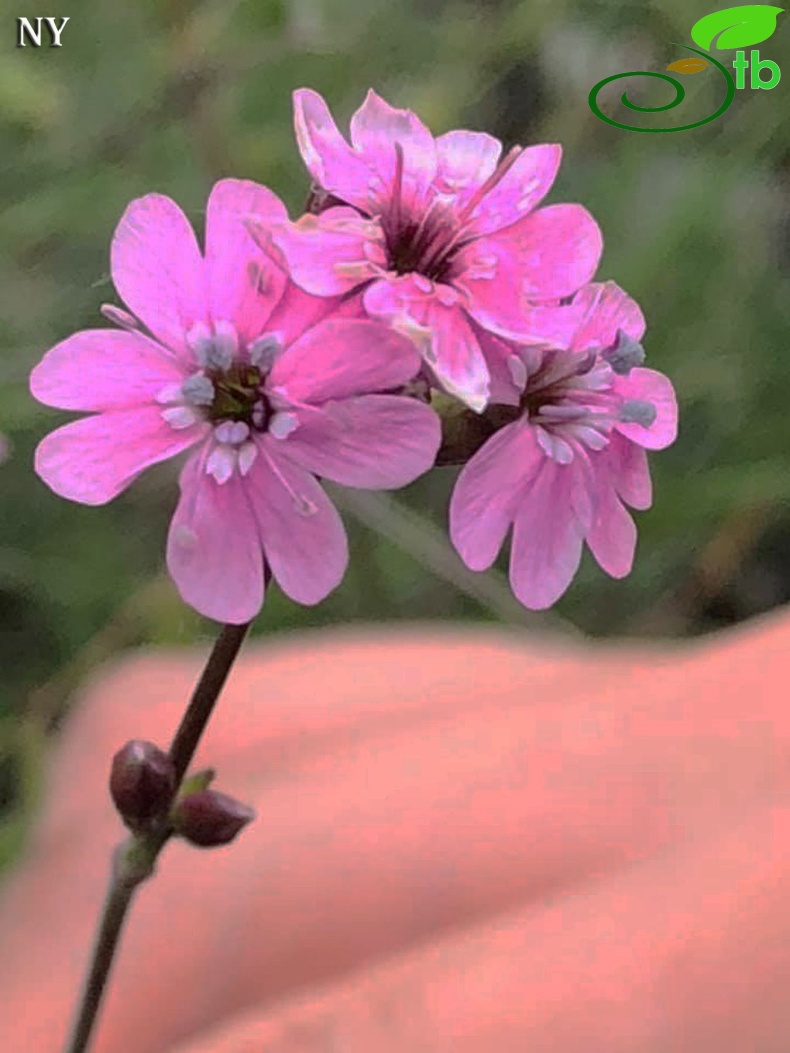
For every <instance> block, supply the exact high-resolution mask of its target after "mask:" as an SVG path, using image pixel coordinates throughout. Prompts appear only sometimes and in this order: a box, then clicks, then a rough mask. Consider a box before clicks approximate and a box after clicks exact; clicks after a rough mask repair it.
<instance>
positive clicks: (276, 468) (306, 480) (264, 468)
mask: <svg viewBox="0 0 790 1053" xmlns="http://www.w3.org/2000/svg"><path fill="white" fill-rule="evenodd" d="M276 443H277V440H276V439H272V438H270V437H269V436H263V438H262V439H261V440H260V442H259V447H258V448H259V452H258V457H257V459H256V461H255V463H254V464H253V466H252V468H251V470H250V473H249V475H248V476H247V478H246V484H247V493H248V494H249V497H250V501H251V503H252V509H253V513H254V515H255V518H256V520H257V523H258V531H259V535H260V538H261V541H262V543H263V549H264V555H265V558H266V562H267V563H268V564H269V566H270V567H271V570H272V574H273V575H274V577H275V578H276V579H277V582H278V584H279V586H280V588H281V589H282V590H283V592H284V593H285V594H286V595H287V596H290V598H291V599H292V600H294V601H295V602H296V603H304V604H308V605H312V604H315V603H320V601H321V600H323V599H324V598H325V597H326V596H327V595H328V594H329V593H330V592H331V591H332V590H333V589H334V588H336V587H337V586H338V585H339V584H340V582H341V581H342V578H343V575H344V574H345V571H346V566H347V565H348V543H347V541H346V533H345V530H344V529H343V524H342V522H341V519H340V516H339V515H338V514H337V510H336V509H335V507H334V505H333V504H332V502H331V501H330V500H329V498H328V497H327V496H326V494H325V493H324V491H323V490H322V489H321V487H320V486H319V484H318V483H317V482H316V480H315V479H314V478H313V476H312V475H310V474H309V473H308V472H306V471H305V470H304V469H303V468H301V467H300V466H299V465H296V464H292V463H291V462H290V461H288V460H287V459H286V458H285V457H282V456H281V455H280V453H279V450H278V449H277V447H276Z"/></svg>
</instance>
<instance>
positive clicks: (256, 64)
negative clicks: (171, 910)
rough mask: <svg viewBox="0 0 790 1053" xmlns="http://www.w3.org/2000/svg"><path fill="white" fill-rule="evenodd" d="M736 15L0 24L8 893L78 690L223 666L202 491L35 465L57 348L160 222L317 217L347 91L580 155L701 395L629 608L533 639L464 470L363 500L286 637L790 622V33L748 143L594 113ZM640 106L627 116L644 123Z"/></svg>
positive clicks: (206, 8) (327, 11)
mask: <svg viewBox="0 0 790 1053" xmlns="http://www.w3.org/2000/svg"><path fill="white" fill-rule="evenodd" d="M723 6H728V5H727V4H714V3H712V2H711V0H706V2H704V3H700V4H697V3H693V4H689V3H688V2H681V0H660V2H657V3H652V4H645V3H631V2H619V3H615V2H603V0H601V2H595V0H525V2H515V0H488V2H484V0H480V2H477V3H475V2H458V0H404V2H403V3H400V4H397V5H395V4H392V3H391V2H389V0H368V2H367V3H365V4H364V5H362V4H359V3H357V2H355V0H294V2H292V3H288V2H285V0H238V2H232V0H204V2H190V0H172V2H156V0H147V2H146V0H113V3H112V4H99V3H98V2H96V0H90V2H88V0H83V2H80V3H78V2H76V0H75V2H73V3H71V4H69V5H67V6H64V5H60V4H57V5H52V4H50V5H49V6H48V7H47V10H46V11H44V10H43V8H40V7H36V6H35V5H32V4H24V5H19V6H17V7H14V8H13V9H11V8H10V7H8V6H7V4H5V3H3V4H2V5H0V9H1V10H2V18H0V27H2V28H1V29H0V147H2V165H1V166H0V186H1V187H2V194H1V199H0V209H1V211H0V244H1V245H2V253H1V254H0V343H1V344H2V348H1V353H0V432H2V433H4V434H5V435H6V437H7V438H8V440H9V441H10V446H11V449H10V457H9V459H8V460H7V462H6V463H5V465H3V466H2V467H0V670H1V672H2V675H1V676H0V865H2V863H4V862H6V861H7V860H8V859H9V858H11V857H12V856H13V854H14V852H15V851H16V850H17V848H18V845H19V842H20V838H21V834H22V831H23V830H24V827H25V820H26V816H27V815H28V814H29V811H30V808H31V806H32V804H33V803H34V802H35V799H36V795H37V787H38V783H39V774H40V770H41V758H42V756H43V751H44V748H45V745H46V740H47V736H48V735H50V734H51V733H52V732H53V730H54V729H56V728H57V725H58V722H59V720H60V719H61V717H62V715H63V713H64V712H65V709H66V708H67V706H68V701H69V698H70V695H71V693H72V692H73V689H74V687H75V685H77V684H78V683H79V682H80V681H81V680H82V678H83V677H84V676H85V674H86V673H87V672H88V671H89V670H90V669H91V668H92V667H93V666H95V665H96V664H98V663H99V662H101V661H103V660H105V659H106V658H107V657H109V656H110V655H112V654H113V653H115V652H117V651H118V650H120V649H123V648H126V647H130V646H136V645H139V644H171V643H174V642H188V641H195V640H202V639H205V640H208V638H209V634H210V633H211V631H212V627H211V626H210V625H209V624H208V623H206V622H204V621H202V620H201V619H200V618H199V617H198V616H197V615H195V614H194V613H192V612H191V611H190V610H188V609H186V608H185V607H184V606H183V605H182V604H181V602H180V601H179V600H178V597H177V595H176V593H175V590H174V588H173V587H172V586H171V585H170V583H169V581H168V579H167V578H166V576H165V575H164V573H163V553H164V539H165V533H166V528H167V523H168V520H169V517H170V515H171V513H172V510H173V508H174V504H175V498H176V488H175V485H174V483H175V475H176V471H177V466H175V465H172V464H171V465H163V466H160V467H158V468H156V469H153V470H151V471H149V472H147V473H146V474H145V475H144V476H143V477H142V478H141V479H140V480H139V481H138V482H137V483H136V484H135V485H134V486H133V487H132V488H131V490H130V491H129V492H128V493H126V494H124V495H123V496H122V497H120V498H119V499H118V500H116V501H115V502H113V503H112V504H111V505H109V506H108V507H105V508H85V507H81V506H79V505H76V504H71V503H69V502H66V501H63V500H61V499H59V498H57V497H55V496H54V495H53V494H51V493H50V492H49V491H48V490H47V488H46V487H45V486H44V485H43V484H42V483H41V482H39V480H38V479H37V478H36V476H35V475H34V474H33V471H32V468H31V460H32V453H33V449H34V447H35V445H36V443H37V442H38V441H39V440H40V438H41V437H42V436H43V435H44V434H45V433H46V432H47V431H49V430H50V429H52V428H53V427H54V426H56V425H57V424H59V423H61V422H62V421H63V420H65V419H67V418H66V415H63V414H57V413H55V412H54V411H51V410H48V409H46V408H44V407H41V406H38V405H36V404H35V403H34V402H33V400H32V399H31V397H30V396H29V394H28V391H27V374H28V372H29V370H30V368H31V367H32V366H33V365H34V364H35V363H36V361H37V360H38V359H39V357H40V356H41V354H42V353H43V352H44V351H45V350H46V349H47V348H48V347H49V346H51V345H52V344H53V343H55V342H57V341H59V340H61V339H63V338H64V337H65V336H67V335H68V334H69V333H71V332H73V331H74V330H76V329H80V328H83V327H90V326H98V325H101V324H102V320H101V319H100V316H99V314H98V307H99V304H100V303H102V302H103V301H115V302H117V298H116V297H115V294H114V290H113V288H112V286H111V283H110V280H109V274H108V248H109V242H110V238H111V235H112V231H113V228H114V226H115V223H116V222H117V220H118V218H119V216H120V214H121V212H122V211H123V209H124V208H125V206H126V204H127V203H128V201H129V200H130V199H131V198H133V197H136V196H139V195H141V194H144V193H147V192H149V191H152V190H157V191H161V192H163V193H166V194H169V195H171V196H172V197H174V198H176V199H177V200H178V201H179V203H180V204H181V205H182V207H184V208H185V210H186V211H187V213H188V214H189V215H190V216H191V217H192V218H193V219H194V221H195V222H196V224H197V225H198V226H200V224H201V223H202V211H201V210H202V209H203V207H204V202H205V199H206V195H207V192H208V190H209V188H210V186H211V184H212V183H213V181H214V180H216V179H217V178H218V177H221V176H226V175H235V176H239V177H246V178H252V179H256V180H259V181H261V182H265V183H267V184H269V185H270V186H271V187H272V188H273V189H274V190H275V191H276V192H277V193H278V194H280V195H281V196H282V197H283V198H284V199H285V201H286V202H287V203H288V205H289V207H290V208H291V209H292V210H293V211H294V212H298V211H300V210H301V207H302V205H303V203H304V200H305V195H306V190H307V180H306V177H305V174H304V172H303V170H302V168H301V164H300V161H299V158H298V155H297V152H296V149H295V145H294V141H293V135H292V128H291V101H290V93H291V91H292V90H293V89H294V88H296V87H299V86H302V85H306V86H310V87H313V88H316V89H318V90H319V91H321V92H323V93H324V94H325V95H326V97H327V99H328V100H329V103H330V106H331V107H332V109H333V111H334V112H335V114H336V115H337V117H338V119H339V120H340V121H341V123H345V122H346V121H347V119H348V117H349V116H350V114H351V112H352V111H353V109H354V108H356V106H357V105H359V103H360V102H361V100H362V97H363V95H364V92H365V91H366V89H367V88H368V87H369V86H373V87H375V88H376V89H377V90H378V91H379V92H380V93H381V94H383V95H384V96H385V98H387V99H388V100H389V101H391V102H392V103H394V104H396V105H401V106H409V107H411V108H413V109H415V110H416V111H417V112H418V113H419V114H420V115H421V116H422V118H423V119H424V120H425V121H426V123H428V125H429V126H430V127H431V128H432V129H433V130H434V132H436V133H438V132H441V131H445V130H447V129H450V128H454V127H469V128H475V129H484V130H488V131H490V132H493V133H494V134H496V135H497V136H499V137H500V138H502V139H504V140H505V144H506V146H509V145H512V144H513V143H514V142H519V143H523V144H526V143H530V142H540V141H547V140H548V141H555V140H558V141H560V142H561V143H562V144H563V145H564V149H565V155H564V164H563V167H562V169H561V173H560V177H559V180H558V182H557V184H556V186H555V189H554V190H553V192H552V194H551V197H550V200H551V201H563V200H567V201H578V202H581V203H583V204H584V205H586V206H587V207H588V208H589V209H590V210H591V211H592V212H593V214H594V215H595V216H596V218H597V219H598V221H599V223H600V224H601V227H602V228H603V231H604V236H605V242H606V249H605V254H604V258H603V263H602V266H601V270H600V272H599V273H600V276H601V277H607V278H613V279H615V280H616V281H617V282H619V283H620V284H622V285H623V286H624V287H625V288H626V289H627V290H628V291H629V292H630V293H631V294H632V295H633V296H634V297H635V298H636V299H637V300H638V301H639V302H640V303H641V305H642V306H643V308H644V311H645V314H646V316H647V319H648V325H649V329H648V339H647V341H646V344H647V349H648V356H649V364H651V365H653V366H655V367H656V368H659V369H661V370H663V371H665V372H667V373H668V374H669V375H670V376H671V378H672V379H673V381H674V383H675V386H676V388H677V391H678V394H679V398H680V403H681V435H680V439H679V441H678V442H677V444H676V445H675V447H674V448H672V449H671V450H669V451H667V452H665V453H663V454H660V455H657V456H655V457H654V458H653V470H654V481H655V494H656V499H655V506H654V508H653V509H652V510H651V511H649V512H647V513H643V514H639V515H638V524H639V534H640V541H639V549H638V554H637V562H636V568H635V570H634V572H633V574H632V575H631V577H630V578H629V579H628V580H626V581H624V582H614V581H611V580H610V579H608V578H607V577H606V576H605V575H604V574H603V573H602V572H601V571H600V570H599V569H598V568H597V567H596V566H595V565H594V564H593V562H592V560H591V559H590V558H588V557H585V561H584V564H583V568H582V571H581V573H580V575H579V576H578V578H577V580H576V582H575V584H574V585H573V587H572V588H571V590H570V592H569V593H568V595H567V596H566V597H565V598H564V599H563V600H562V602H561V603H560V604H559V606H558V608H557V611H556V612H552V613H551V614H548V615H545V616H538V615H530V614H529V613H528V612H525V611H522V610H521V608H520V607H519V605H518V604H517V603H516V602H515V601H514V600H513V599H512V598H511V596H510V593H509V589H508V586H507V580H506V576H505V573H504V572H503V571H505V570H506V562H504V561H500V564H499V568H498V570H496V571H492V572H491V573H489V574H486V575H473V574H470V573H468V572H466V571H465V570H464V568H463V567H462V565H461V564H460V561H459V560H458V559H457V558H456V557H455V556H454V554H453V553H452V550H451V549H450V548H449V546H448V543H447V541H446V531H445V514H446V504H447V498H448V494H449V491H450V488H451V485H452V480H453V478H454V472H453V471H452V470H449V469H444V470H442V471H438V472H435V473H433V474H432V475H431V476H430V477H428V478H426V479H423V480H421V481H419V482H418V483H417V484H415V485H413V486H412V487H410V488H409V489H408V490H407V491H404V492H401V493H399V494H397V495H395V496H392V495H388V496H382V495H378V496H373V495H367V494H364V495H360V494H352V495H346V496H345V497H344V498H343V503H342V505H341V507H342V508H343V509H344V512H345V515H346V519H347V522H348V524H349V529H350V534H351V547H352V560H351V567H350V570H349V573H348V575H347V577H346V580H345V582H344V584H343V585H342V587H341V588H339V589H338V590H337V592H336V593H335V594H334V595H333V596H331V597H330V599H329V600H328V601H327V602H325V603H324V604H322V605H321V606H320V607H318V608H316V609H307V608H299V607H297V606H295V605H293V604H291V603H290V602H287V601H285V600H284V599H283V598H282V597H280V596H279V595H277V594H276V590H272V593H271V596H270V597H269V598H268V599H267V604H266V608H265V611H264V614H263V615H262V617H261V618H260V620H259V626H258V631H260V632H266V633H271V632H277V631H283V630H290V629H292V628H295V627H302V626H313V625H323V624H327V623H337V622H348V621H354V620H376V621H382V620H391V619H404V618H443V619H448V618H450V619H452V618H456V619H457V618H467V619H470V618H471V619H479V620H500V621H506V622H510V623H513V624H515V625H518V626H521V627H523V631H524V632H525V633H531V632H538V631H544V630H545V629H549V630H550V631H557V632H569V633H570V632H573V631H574V630H576V631H579V630H580V631H582V632H585V633H589V634H594V635H614V634H627V635H641V636H658V635H660V636H682V635H692V634H696V633H700V632H704V631H708V630H710V629H713V628H716V627H718V626H721V625H726V624H729V623H732V622H736V621H739V620H741V619H743V618H746V617H749V616H751V615H753V614H755V613H757V612H759V611H762V610H766V609H769V608H770V607H772V606H775V605H777V604H780V603H782V602H784V601H785V600H787V599H788V598H790V518H789V517H788V497H790V371H789V370H788V367H787V361H786V360H787V356H788V354H790V348H789V347H788V339H787V335H788V332H789V331H790V328H789V327H788V314H789V313H790V295H788V292H789V291H790V290H789V289H788V285H789V284H790V283H789V281H788V260H789V259H790V244H789V239H790V224H788V196H789V194H788V181H787V175H788V168H789V167H790V138H789V137H788V125H789V124H790V107H788V106H787V90H788V88H789V87H790V49H788V47H787V43H786V42H787V40H788V33H789V32H790V30H788V29H787V27H786V26H783V25H782V19H781V18H780V25H779V29H778V31H777V34H776V36H775V37H774V38H773V39H772V40H770V41H768V42H766V43H765V44H763V45H761V54H762V55H763V57H771V58H773V59H774V60H778V61H779V62H780V63H781V61H782V58H783V56H786V58H785V64H786V65H787V71H786V74H785V80H784V81H783V82H782V83H780V85H779V86H778V87H777V88H776V89H774V90H773V91H770V92H769V91H751V90H744V91H739V92H738V93H737V96H736V99H735V102H734V104H733V106H732V107H731V109H730V110H729V111H728V112H727V113H726V114H725V115H724V116H723V117H722V118H720V119H719V120H717V121H715V122H713V123H712V124H708V125H706V126H704V127H702V128H698V129H696V130H694V131H691V132H682V133H679V134H677V135H641V134H636V133H630V132H626V131H620V130H618V129H615V128H612V127H609V126H608V125H606V124H604V123H603V122H601V121H599V120H598V119H596V117H594V116H593V114H592V113H591V112H590V110H589V108H588V105H587V94H588V92H589V90H590V88H591V87H592V85H593V84H595V83H596V82H597V81H598V80H600V79H601V78H603V77H605V76H608V75H609V74H612V73H616V72H622V71H625V70H634V69H649V70H662V69H663V68H664V66H665V65H666V64H667V63H668V62H670V61H673V60H674V59H677V58H679V57H682V56H683V55H687V54H688V53H687V52H683V51H682V50H681V49H679V48H678V47H676V46H673V45H672V44H671V43H670V42H671V41H681V42H684V43H690V38H689V30H690V28H691V25H692V23H693V22H694V21H695V20H696V19H697V18H699V17H701V16H702V15H704V14H707V13H708V12H709V11H710V10H712V9H715V8H716V7H723ZM53 7H54V10H53ZM41 14H48V15H55V16H60V15H68V16H69V18H70V22H69V24H68V25H67V26H66V28H65V30H64V33H63V38H62V39H63V47H61V48H59V49H58V48H48V47H44V48H41V49H34V48H31V47H26V48H17V47H16V46H15V24H16V17H17V16H19V15H26V16H29V17H30V16H36V15H41ZM725 55H729V56H730V58H731V57H732V55H731V53H725ZM725 61H726V59H725ZM629 85H633V88H632V97H633V98H636V99H637V100H638V101H641V102H642V104H643V105H644V104H648V103H649V102H653V103H657V102H663V101H666V100H667V98H668V89H665V86H662V85H657V82H655V81H652V82H648V83H647V84H645V82H644V81H642V82H641V86H640V84H636V83H635V82H629ZM625 86H626V85H625V84H623V83H622V82H621V83H620V90H622V89H623V88H624V87H625ZM684 86H685V87H686V89H687V93H688V94H687V99H686V102H685V103H684V110H683V115H682V117H678V118H671V119H676V120H677V123H684V122H685V121H688V120H689V119H691V120H694V119H699V118H700V117H701V116H703V115H705V114H707V113H711V112H713V110H714V109H715V108H716V107H717V105H718V103H719V101H720V99H721V94H722V93H721V87H720V82H719V81H718V80H717V78H716V77H715V76H714V75H713V74H711V75H710V76H707V75H706V76H697V77H694V78H691V77H687V78H685V81H684ZM661 91H664V95H663V96H661V95H660V93H661ZM607 99H608V100H609V101H608V103H607V101H606V100H607ZM614 99H615V96H614V94H613V93H610V94H607V95H604V96H603V98H602V104H603V106H604V110H605V111H606V112H608V113H610V114H612V116H617V115H618V107H617V105H616V102H615V101H614ZM626 112H627V111H623V110H622V108H620V109H619V114H620V115H621V118H622V117H623V115H624V114H625V113H626ZM649 123H650V121H649V119H647V120H646V124H649ZM653 123H654V126H655V124H656V123H657V122H656V121H655V119H654V122H653ZM140 731H141V734H144V732H145V729H144V728H141V729H140Z"/></svg>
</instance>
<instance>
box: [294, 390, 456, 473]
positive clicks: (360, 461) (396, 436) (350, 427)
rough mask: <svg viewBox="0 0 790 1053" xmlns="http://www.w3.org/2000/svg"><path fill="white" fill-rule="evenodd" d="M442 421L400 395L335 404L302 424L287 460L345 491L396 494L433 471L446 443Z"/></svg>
mask: <svg viewBox="0 0 790 1053" xmlns="http://www.w3.org/2000/svg"><path fill="white" fill-rule="evenodd" d="M441 438H442V435H441V426H440V424H439V418H438V417H437V416H436V414H435V413H434V412H433V410H431V409H430V408H429V407H428V406H425V405H423V404H422V403H420V402H415V401H414V400H413V399H409V398H406V397H404V396H400V395H361V396H359V397H357V398H351V399H345V400H343V401H342V402H330V403H327V404H326V406H325V407H324V408H323V409H322V410H320V411H317V412H315V413H311V414H309V416H308V415H306V416H305V417H304V418H302V419H300V421H299V427H298V428H297V429H296V431H294V432H292V433H291V435H289V436H288V439H287V440H286V441H284V442H283V444H282V450H283V456H287V457H290V458H291V460H295V461H297V462H298V463H299V464H301V465H302V466H303V467H304V468H307V469H308V471H310V472H313V473H315V475H319V476H322V477H323V478H325V479H332V480H333V481H334V482H336V483H342V484H343V485H345V486H356V487H360V488H362V489H365V490H391V489H396V488H397V487H400V486H406V485H407V483H411V482H412V481H413V480H414V479H416V478H417V477H418V476H420V475H422V474H423V473H424V472H427V471H428V469H429V468H431V467H432V466H433V463H434V461H435V460H436V453H437V451H438V449H439V444H440V442H441Z"/></svg>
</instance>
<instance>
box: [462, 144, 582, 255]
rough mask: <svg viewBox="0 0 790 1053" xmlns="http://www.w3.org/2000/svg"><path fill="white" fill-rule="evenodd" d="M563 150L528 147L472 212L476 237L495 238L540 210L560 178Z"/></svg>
mask: <svg viewBox="0 0 790 1053" xmlns="http://www.w3.org/2000/svg"><path fill="white" fill-rule="evenodd" d="M561 160H562V147H561V146H559V145H557V144H556V143H546V144H541V145H540V146H528V147H527V148H526V149H525V150H522V151H521V153H520V154H519V155H518V157H517V158H516V160H515V161H514V162H513V164H512V165H511V166H510V167H509V168H508V169H507V170H506V171H505V172H504V174H503V175H502V177H501V178H500V179H498V180H497V181H496V182H495V183H494V184H493V186H492V187H491V189H490V190H489V191H488V192H487V193H485V194H484V195H483V197H482V198H481V200H480V202H479V203H478V204H477V205H476V206H475V207H474V208H473V209H472V212H471V219H472V220H473V223H474V228H473V229H474V231H475V233H476V234H492V233H494V231H497V230H503V229H504V228H505V227H509V226H512V224H513V223H516V222H518V220H520V219H523V217H524V216H526V215H527V214H528V213H529V212H531V211H532V210H533V209H534V208H536V207H537V206H538V205H539V204H540V202H541V201H542V200H543V198H544V197H545V196H546V194H548V192H549V190H550V189H551V187H552V184H553V183H554V180H555V179H556V177H557V170H558V169H559V167H560V161H561Z"/></svg>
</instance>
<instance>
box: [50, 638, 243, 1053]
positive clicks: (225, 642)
mask: <svg viewBox="0 0 790 1053" xmlns="http://www.w3.org/2000/svg"><path fill="white" fill-rule="evenodd" d="M249 627H250V623H249V622H248V623H247V624H245V625H224V626H223V627H222V629H221V631H220V634H219V636H218V637H217V640H216V642H215V644H214V647H213V648H212V651H211V654H210V655H209V658H208V661H207V662H206V666H205V668H204V670H203V673H202V675H201V677H200V680H199V681H198V683H197V686H196V687H195V690H194V691H193V693H192V697H191V699H190V700H189V705H188V706H187V708H186V710H185V712H184V715H183V717H182V718H181V723H180V724H179V725H178V729H177V731H176V733H175V735H174V737H173V742H172V744H171V746H170V751H169V754H170V758H171V760H172V761H173V765H174V767H175V771H176V786H180V784H181V782H182V780H183V778H184V775H185V774H186V771H187V768H188V767H189V765H190V763H191V762H192V758H193V756H194V754H195V750H196V749H197V747H198V743H199V742H200V739H201V736H202V735H203V732H204V731H205V729H206V725H207V724H208V722H209V720H210V718H211V714H212V713H213V711H214V706H215V705H216V703H217V699H218V698H219V694H220V692H221V691H222V688H223V687H224V685H225V681H226V680H227V678H228V674H229V673H230V670H231V668H232V666H233V663H234V661H235V660H236V656H237V655H238V653H239V650H240V648H241V645H242V643H243V642H244V637H245V636H246V635H247V630H248V629H249ZM171 834H172V829H171V827H170V824H169V821H167V820H166V819H165V820H163V821H162V823H160V824H159V826H158V827H156V828H155V829H152V830H149V831H146V832H144V833H135V834H132V835H131V837H129V838H128V839H127V840H126V841H124V842H123V843H122V844H120V845H118V847H117V848H116V850H115V855H114V857H113V867H112V874H111V877H110V884H109V888H108V891H107V898H106V900H105V902H104V907H103V909H102V914H101V919H100V921H99V927H98V930H97V933H96V940H95V943H94V947H93V953H92V955H91V964H90V969H89V971H88V975H87V978H86V980H85V987H84V989H83V994H82V998H81V1000H80V1006H79V1012H78V1015H77V1019H76V1022H75V1024H74V1028H73V1030H72V1032H71V1036H70V1038H69V1040H68V1044H67V1046H66V1053H85V1050H87V1049H88V1044H89V1043H90V1040H91V1035H92V1033H93V1029H94V1027H95V1024H96V1020H97V1017H98V1012H99V1008H100V1006H101V1002H102V998H103V996H104V991H105V989H106V987H107V980H108V978H109V975H110V971H111V969H112V965H113V961H114V959H115V954H116V951H117V949H118V942H119V939H120V935H121V931H122V929H123V925H124V921H125V920H126V915H127V913H128V910H129V906H130V904H131V902H132V899H133V897H134V894H135V892H136V890H137V888H138V886H139V885H141V884H142V882H143V881H145V880H146V879H147V878H149V877H150V876H151V874H152V873H153V872H154V866H155V864H156V859H157V856H158V855H159V853H160V852H161V851H162V849H163V848H164V846H165V844H166V843H167V841H168V840H169V838H170V836H171Z"/></svg>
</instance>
